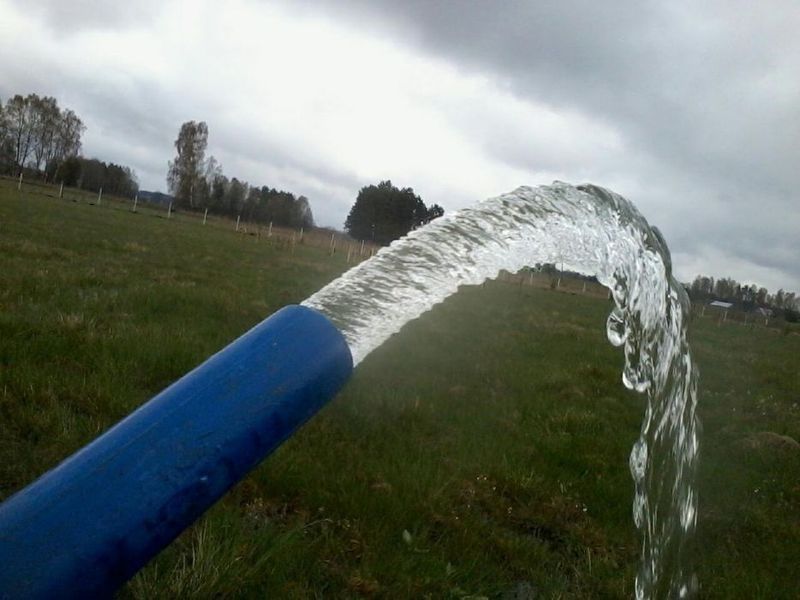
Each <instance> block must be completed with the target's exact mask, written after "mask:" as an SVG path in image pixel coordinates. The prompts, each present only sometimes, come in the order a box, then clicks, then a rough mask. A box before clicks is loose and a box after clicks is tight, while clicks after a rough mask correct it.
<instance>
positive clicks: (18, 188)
mask: <svg viewBox="0 0 800 600" xmlns="http://www.w3.org/2000/svg"><path fill="white" fill-rule="evenodd" d="M17 191H18V192H21V191H22V171H20V172H19V183H18V184H17Z"/></svg>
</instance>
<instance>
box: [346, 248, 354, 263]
mask: <svg viewBox="0 0 800 600" xmlns="http://www.w3.org/2000/svg"><path fill="white" fill-rule="evenodd" d="M352 253H353V244H350V245H349V246H348V247H347V264H348V265H349V264H350V255H351V254H352Z"/></svg>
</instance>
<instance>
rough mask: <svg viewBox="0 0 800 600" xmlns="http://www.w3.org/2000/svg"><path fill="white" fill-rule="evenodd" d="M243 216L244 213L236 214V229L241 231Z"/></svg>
mask: <svg viewBox="0 0 800 600" xmlns="http://www.w3.org/2000/svg"><path fill="white" fill-rule="evenodd" d="M241 218H242V215H236V231H239V219H241Z"/></svg>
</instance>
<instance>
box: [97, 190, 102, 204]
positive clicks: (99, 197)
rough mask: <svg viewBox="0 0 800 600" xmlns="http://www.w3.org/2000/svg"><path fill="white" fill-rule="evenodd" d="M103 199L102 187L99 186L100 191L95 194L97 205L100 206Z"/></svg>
mask: <svg viewBox="0 0 800 600" xmlns="http://www.w3.org/2000/svg"><path fill="white" fill-rule="evenodd" d="M102 201H103V188H100V192H98V194H97V206H100V203H101V202H102Z"/></svg>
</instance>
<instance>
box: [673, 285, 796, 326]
mask: <svg viewBox="0 0 800 600" xmlns="http://www.w3.org/2000/svg"><path fill="white" fill-rule="evenodd" d="M687 291H688V292H689V297H690V298H691V299H692V300H693V301H695V302H709V301H713V300H721V301H723V302H730V303H731V304H734V305H735V306H737V307H738V308H741V309H742V310H744V311H747V312H749V311H752V310H755V309H757V308H768V309H770V310H773V311H776V312H779V313H783V314H784V315H785V316H786V317H787V320H792V319H793V318H796V317H797V312H798V308H799V307H798V301H800V299H799V298H798V297H797V295H796V294H795V293H794V292H787V291H784V290H783V289H780V290H778V291H777V292H775V293H774V294H771V293H770V292H769V290H768V289H767V288H765V287H758V286H755V285H749V284H741V283H739V282H738V281H736V280H735V279H732V278H730V277H721V278H719V279H714V278H713V277H708V276H706V275H698V276H697V277H695V279H694V281H693V282H692V283H691V285H689V286H687Z"/></svg>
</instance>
